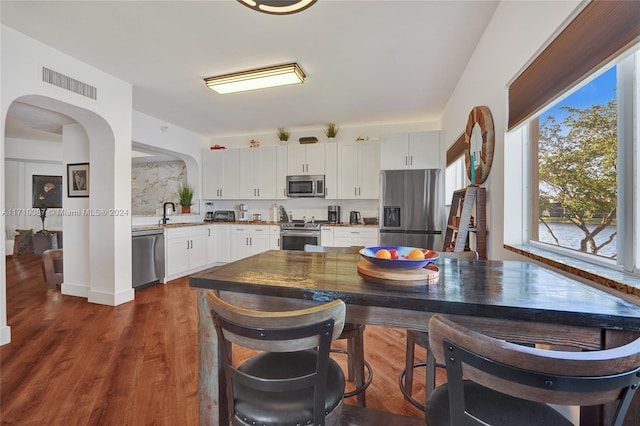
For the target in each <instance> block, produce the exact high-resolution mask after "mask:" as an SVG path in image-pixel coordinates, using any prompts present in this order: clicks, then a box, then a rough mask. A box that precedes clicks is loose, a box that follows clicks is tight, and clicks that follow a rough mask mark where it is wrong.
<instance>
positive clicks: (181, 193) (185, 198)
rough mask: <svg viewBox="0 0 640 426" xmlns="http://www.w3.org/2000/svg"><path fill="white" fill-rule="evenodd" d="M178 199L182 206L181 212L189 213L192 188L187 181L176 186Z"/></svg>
mask: <svg viewBox="0 0 640 426" xmlns="http://www.w3.org/2000/svg"><path fill="white" fill-rule="evenodd" d="M178 199H179V200H180V201H179V203H180V205H181V206H182V213H191V204H192V200H193V188H191V186H189V184H188V183H186V184H181V185H180V186H179V187H178Z"/></svg>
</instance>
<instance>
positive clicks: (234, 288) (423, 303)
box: [189, 270, 640, 332]
mask: <svg viewBox="0 0 640 426" xmlns="http://www.w3.org/2000/svg"><path fill="white" fill-rule="evenodd" d="M206 273H207V271H206V270H205V271H202V272H199V273H196V274H194V275H191V276H190V277H189V285H190V286H191V287H194V288H201V289H205V290H222V291H230V292H236V293H247V294H253V295H263V296H278V297H289V298H293V299H302V300H314V301H316V302H329V301H332V300H335V299H342V300H343V301H344V302H345V303H347V304H354V305H365V306H377V307H382V308H393V309H408V310H414V311H422V312H439V313H443V314H452V315H464V316H481V317H486V318H499V319H511V320H520V321H535V322H543V323H544V322H557V321H561V322H563V323H565V324H572V325H578V326H586V327H598V328H608V329H613V330H616V329H624V330H633V331H638V332H640V321H639V320H640V318H639V317H637V316H624V315H621V316H619V315H609V316H607V317H606V320H605V319H604V318H605V317H604V316H602V315H590V314H584V315H581V318H580V319H579V320H578V319H576V315H575V313H569V314H567V313H566V312H564V311H559V310H556V311H553V310H540V309H536V308H530V309H528V313H527V318H523V315H522V309H523V308H508V307H496V306H494V305H485V304H477V303H461V302H447V306H446V307H445V308H444V309H443V306H442V303H441V302H433V301H430V300H427V299H420V298H418V299H414V300H413V301H408V300H407V299H404V298H403V299H402V300H401V301H398V303H401V304H402V305H399V306H393V305H394V303H393V298H389V297H387V296H386V295H383V294H381V295H376V296H372V295H367V296H366V297H364V298H359V297H358V295H353V294H351V293H345V292H341V291H328V290H327V291H320V290H315V289H312V288H290V287H280V286H267V285H264V286H255V285H253V284H250V283H241V282H234V283H227V282H224V281H217V280H212V279H210V278H207V277H206ZM365 299H366V300H365ZM434 303H436V304H438V305H440V306H438V307H437V308H436V309H434V308H433V307H432V306H431V305H432V304H434ZM497 311H499V313H498V312H497Z"/></svg>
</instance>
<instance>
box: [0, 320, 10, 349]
mask: <svg viewBox="0 0 640 426" xmlns="http://www.w3.org/2000/svg"><path fill="white" fill-rule="evenodd" d="M8 343H11V327H9V326H8V325H5V326H2V327H0V346H2V345H6V344H8Z"/></svg>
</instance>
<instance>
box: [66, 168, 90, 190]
mask: <svg viewBox="0 0 640 426" xmlns="http://www.w3.org/2000/svg"><path fill="white" fill-rule="evenodd" d="M67 194H69V197H88V196H89V163H75V164H67Z"/></svg>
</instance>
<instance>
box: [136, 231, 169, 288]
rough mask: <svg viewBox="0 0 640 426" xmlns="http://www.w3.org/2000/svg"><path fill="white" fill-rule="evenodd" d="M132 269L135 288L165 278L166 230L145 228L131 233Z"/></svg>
mask: <svg viewBox="0 0 640 426" xmlns="http://www.w3.org/2000/svg"><path fill="white" fill-rule="evenodd" d="M131 255H132V261H131V269H132V274H131V278H132V285H133V288H134V289H141V288H144V287H147V286H149V285H152V284H155V283H158V282H161V281H162V280H163V279H164V230H163V229H160V228H158V229H144V230H135V231H132V233H131Z"/></svg>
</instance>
